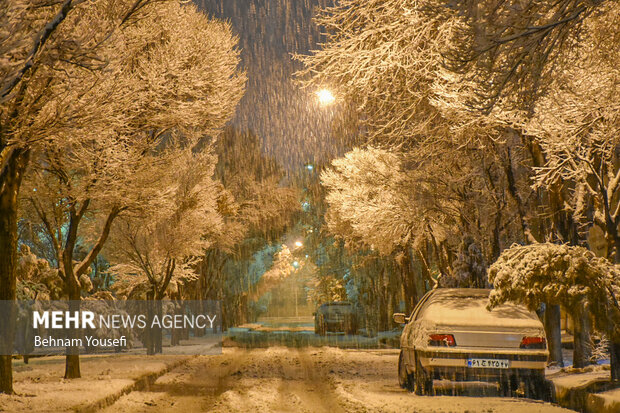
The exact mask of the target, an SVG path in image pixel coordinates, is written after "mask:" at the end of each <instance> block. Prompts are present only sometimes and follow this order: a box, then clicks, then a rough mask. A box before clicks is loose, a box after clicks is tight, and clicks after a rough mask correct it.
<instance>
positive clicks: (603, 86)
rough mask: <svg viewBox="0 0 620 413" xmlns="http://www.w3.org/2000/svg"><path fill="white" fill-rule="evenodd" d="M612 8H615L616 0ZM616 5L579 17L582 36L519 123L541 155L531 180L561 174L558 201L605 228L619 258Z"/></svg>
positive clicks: (546, 183)
mask: <svg viewBox="0 0 620 413" xmlns="http://www.w3.org/2000/svg"><path fill="white" fill-rule="evenodd" d="M616 9H617V8H616ZM619 24H620V12H618V10H615V11H609V12H607V13H605V14H603V15H601V16H598V17H596V18H591V19H590V20H589V21H588V22H587V23H584V26H585V27H584V29H583V31H584V34H585V35H587V38H588V39H589V41H588V42H583V43H582V44H580V45H578V46H577V47H575V48H574V50H573V51H572V52H571V53H570V54H568V56H567V59H570V61H569V62H568V63H567V64H566V65H564V66H562V67H563V70H562V72H561V73H558V74H557V75H556V76H555V77H554V80H553V82H552V84H551V86H552V87H551V89H550V90H549V92H548V93H547V94H546V95H545V96H544V97H543V98H541V99H540V100H539V101H538V102H537V104H536V106H535V109H534V114H533V115H532V116H531V117H524V119H523V120H522V121H521V125H522V127H523V128H524V130H525V131H526V133H528V134H530V135H531V136H534V137H535V138H536V139H537V141H538V143H539V145H540V146H541V148H542V150H543V154H544V156H545V159H546V163H545V164H544V165H542V166H541V167H539V168H537V169H536V187H537V188H548V187H550V186H553V185H557V184H558V182H568V183H570V184H571V186H572V188H573V191H572V194H571V196H570V197H567V199H566V203H565V208H566V209H567V210H568V211H569V212H570V213H571V214H572V215H573V217H574V219H575V221H576V222H578V223H579V224H581V225H582V229H583V230H584V232H585V231H587V230H588V229H590V228H591V227H592V226H597V227H598V228H600V230H602V232H603V233H604V234H605V238H606V240H607V244H608V257H607V258H609V259H610V260H611V261H614V262H615V263H620V232H619V230H618V226H619V225H620V157H619V151H618V150H619V148H620V103H619V102H618V98H617V97H618V95H619V94H620V79H619V78H618V69H617V68H618V66H619V65H620V51H619V50H618V47H617V45H618V41H620V30H615V31H611V32H609V31H607V30H605V29H606V28H607V27H609V26H612V27H618V25H619Z"/></svg>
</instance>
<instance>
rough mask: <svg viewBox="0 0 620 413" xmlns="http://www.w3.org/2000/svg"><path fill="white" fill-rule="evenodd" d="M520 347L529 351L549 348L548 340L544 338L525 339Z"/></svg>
mask: <svg viewBox="0 0 620 413" xmlns="http://www.w3.org/2000/svg"><path fill="white" fill-rule="evenodd" d="M519 347H521V348H529V349H545V348H547V340H545V339H544V338H543V337H523V339H522V340H521V345H520V346H519Z"/></svg>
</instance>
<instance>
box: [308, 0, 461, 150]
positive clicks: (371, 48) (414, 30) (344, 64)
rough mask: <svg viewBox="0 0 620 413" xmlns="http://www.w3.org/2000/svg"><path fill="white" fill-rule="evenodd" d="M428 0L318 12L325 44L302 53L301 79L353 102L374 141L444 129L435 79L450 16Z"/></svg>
mask: <svg viewBox="0 0 620 413" xmlns="http://www.w3.org/2000/svg"><path fill="white" fill-rule="evenodd" d="M427 3H431V2H427V1H422V2H420V1H414V0H406V1H402V0H341V1H338V2H337V4H336V5H335V6H333V7H327V8H325V9H323V10H321V11H320V12H319V14H318V16H317V17H316V19H315V20H316V23H317V24H318V25H319V26H320V27H322V28H324V29H325V31H326V38H325V42H323V43H321V44H320V46H321V48H320V49H318V50H315V51H313V52H312V54H311V55H308V56H298V59H300V60H301V61H302V62H303V63H304V66H305V67H304V69H303V70H301V71H300V72H299V73H298V76H299V78H300V80H301V81H302V84H303V85H304V86H305V87H306V88H313V89H314V88H316V89H320V88H324V87H326V88H329V89H332V90H334V91H335V93H336V94H337V96H338V97H339V99H343V100H347V101H351V102H353V103H354V105H355V106H356V109H357V110H358V111H359V112H360V113H362V114H363V115H362V116H361V117H360V122H362V124H363V125H364V126H365V130H366V131H367V132H368V139H369V140H370V141H371V142H372V143H375V144H376V142H377V141H379V142H386V141H388V142H403V141H406V140H418V139H423V138H427V137H429V136H433V135H438V134H442V133H445V132H441V129H445V126H446V125H445V124H443V123H441V121H440V114H439V112H438V111H437V110H436V109H435V108H434V107H433V106H432V105H431V99H432V92H431V86H432V84H433V80H434V79H435V77H436V75H437V74H436V72H437V70H438V69H439V67H440V63H441V61H442V56H441V48H442V47H443V46H444V45H445V43H446V41H447V40H448V37H447V36H448V35H449V33H450V31H449V30H448V28H449V27H450V26H451V25H452V24H453V22H452V21H451V20H450V19H446V18H445V16H444V15H442V14H441V13H436V10H432V9H431V8H430V7H428V6H429V4H427ZM446 10H447V8H446Z"/></svg>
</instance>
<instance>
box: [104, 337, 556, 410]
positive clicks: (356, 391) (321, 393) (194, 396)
mask: <svg viewBox="0 0 620 413" xmlns="http://www.w3.org/2000/svg"><path fill="white" fill-rule="evenodd" d="M397 360H398V350H342V349H336V348H331V347H321V348H300V349H294V348H284V347H276V348H268V349H254V350H245V349H238V348H225V349H224V354H222V355H218V356H203V357H198V358H195V359H193V360H192V361H191V362H190V363H188V364H187V365H185V366H182V367H179V368H177V369H175V370H173V371H171V372H170V373H168V374H166V375H164V376H162V377H160V378H159V379H158V380H157V381H156V382H155V384H154V385H153V386H151V387H150V389H148V391H141V392H132V393H130V394H128V395H126V396H124V397H122V398H121V399H120V400H118V401H117V402H116V403H115V404H114V405H112V406H110V407H109V408H107V409H106V410H105V412H183V413H189V412H194V411H209V412H243V413H250V412H269V411H277V412H329V413H337V412H515V411H521V412H528V413H530V412H562V411H564V412H567V411H568V410H565V409H561V408H559V407H557V406H553V405H551V404H548V403H542V402H536V401H531V400H527V399H518V398H499V397H496V393H497V391H496V390H495V389H494V388H493V387H492V386H485V385H482V384H480V385H468V386H462V385H460V386H459V385H457V386H454V385H452V383H448V382H445V383H437V382H436V386H435V387H436V389H437V392H438V393H439V395H436V396H433V397H423V396H415V395H414V394H411V393H408V392H406V391H404V390H402V389H401V388H400V387H399V386H398V382H397V377H396V363H397Z"/></svg>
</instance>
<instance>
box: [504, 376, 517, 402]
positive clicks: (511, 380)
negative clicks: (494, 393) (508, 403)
mask: <svg viewBox="0 0 620 413" xmlns="http://www.w3.org/2000/svg"><path fill="white" fill-rule="evenodd" d="M518 388H519V379H518V378H517V377H515V376H507V377H502V379H501V380H500V382H499V395H500V396H502V397H511V396H512V395H513V393H514V392H516V391H517V389H518Z"/></svg>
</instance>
